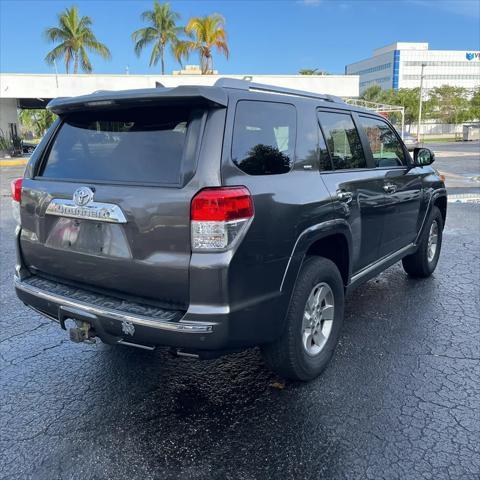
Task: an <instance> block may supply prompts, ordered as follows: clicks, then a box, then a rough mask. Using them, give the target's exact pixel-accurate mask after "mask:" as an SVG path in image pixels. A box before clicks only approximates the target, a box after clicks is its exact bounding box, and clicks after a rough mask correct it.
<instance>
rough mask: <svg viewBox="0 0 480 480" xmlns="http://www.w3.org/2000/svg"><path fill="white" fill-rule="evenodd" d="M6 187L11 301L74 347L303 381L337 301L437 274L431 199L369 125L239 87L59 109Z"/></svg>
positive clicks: (426, 167) (432, 186)
mask: <svg viewBox="0 0 480 480" xmlns="http://www.w3.org/2000/svg"><path fill="white" fill-rule="evenodd" d="M48 108H49V109H50V110H51V111H53V112H54V113H56V114H57V115H58V116H59V118H58V120H57V121H56V122H55V123H54V125H53V126H52V127H51V128H50V130H49V131H48V133H47V135H45V137H44V138H43V140H42V142H41V144H40V145H39V147H38V148H36V149H35V151H34V153H33V155H32V157H31V159H30V161H29V163H28V165H27V168H26V171H25V175H24V178H22V179H18V180H16V181H14V182H13V183H12V196H13V200H14V202H13V203H14V209H15V213H16V217H17V220H18V227H17V229H16V241H17V251H18V256H17V265H16V272H15V288H16V292H17V295H18V297H19V298H20V300H22V302H24V303H25V304H26V305H28V306H30V307H31V308H33V309H34V310H36V311H38V312H40V313H42V314H43V315H45V316H47V317H49V318H51V319H52V320H55V321H56V322H58V323H59V324H60V326H61V327H62V328H64V329H65V328H66V321H67V320H68V321H69V323H68V325H73V327H72V328H70V338H71V339H72V340H74V341H77V342H80V341H92V340H95V338H97V337H98V338H100V339H101V340H102V341H104V342H107V343H110V344H120V345H129V346H135V347H140V348H146V349H153V348H155V346H157V345H164V346H170V347H172V350H174V351H175V352H176V353H177V354H180V355H188V356H195V357H200V358H209V357H212V356H215V355H219V354H222V353H226V352H229V351H235V350H239V349H242V348H246V347H251V346H254V345H260V346H261V349H262V352H263V354H264V357H265V359H266V362H267V363H268V364H269V365H270V366H271V367H272V368H273V369H274V370H275V371H276V372H278V373H279V374H281V375H283V376H285V377H288V378H292V379H300V380H308V379H311V378H313V377H315V376H316V375H318V374H319V373H320V372H321V371H322V370H323V368H324V367H325V365H326V364H327V362H328V360H329V359H330V357H331V355H332V353H333V350H334V348H335V345H336V343H337V340H338V338H339V335H340V329H341V326H342V319H343V311H344V296H345V294H346V293H348V291H350V290H351V289H352V288H354V287H356V286H358V285H359V284H361V283H362V282H365V281H366V280H368V279H370V278H372V277H373V276H375V275H377V274H378V273H380V272H381V271H383V270H385V269H386V268H387V267H389V266H390V265H392V264H394V263H395V262H398V261H400V260H401V261H402V263H403V266H404V269H405V270H406V272H407V273H408V274H409V275H412V276H414V277H428V276H429V275H430V274H431V273H432V272H433V271H434V269H435V267H436V265H437V262H438V257H439V254H440V247H441V243H442V231H443V226H444V223H445V217H446V208H447V198H446V190H445V185H444V183H443V181H442V179H441V177H440V176H439V174H438V173H437V172H436V171H435V170H434V169H433V168H432V167H431V166H430V164H431V163H432V162H433V160H434V156H433V153H432V152H431V151H430V150H428V149H425V148H417V149H415V151H414V155H413V159H412V158H411V157H410V154H409V152H408V150H407V148H406V147H405V145H404V144H403V142H402V140H401V138H400V137H399V135H398V133H397V132H396V130H395V129H394V128H393V127H392V125H391V124H390V123H389V122H388V121H387V120H386V119H385V118H383V117H382V116H380V115H378V114H375V113H373V112H371V111H368V110H364V109H361V108H358V107H354V106H350V105H348V104H347V103H345V102H343V101H342V100H340V99H338V98H336V97H332V96H329V95H317V94H314V93H308V92H303V91H296V90H289V89H283V88H277V87H270V86H266V85H260V84H254V83H249V82H246V81H241V80H228V79H221V80H219V81H218V82H217V83H216V84H215V85H214V86H211V87H204V86H180V87H176V88H154V89H147V90H131V91H121V92H113V91H111V92H110V91H100V92H96V93H94V94H92V95H86V96H81V97H75V98H58V99H55V100H53V101H51V102H50V104H49V106H48Z"/></svg>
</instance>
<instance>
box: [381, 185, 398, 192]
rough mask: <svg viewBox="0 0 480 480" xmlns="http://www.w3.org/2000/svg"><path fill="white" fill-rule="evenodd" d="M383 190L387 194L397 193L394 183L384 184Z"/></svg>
mask: <svg viewBox="0 0 480 480" xmlns="http://www.w3.org/2000/svg"><path fill="white" fill-rule="evenodd" d="M383 189H384V190H385V192H387V193H395V192H396V191H397V186H396V185H395V184H394V183H386V184H385V185H384V186H383Z"/></svg>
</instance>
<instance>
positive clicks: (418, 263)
mask: <svg viewBox="0 0 480 480" xmlns="http://www.w3.org/2000/svg"><path fill="white" fill-rule="evenodd" d="M442 237H443V217H442V213H441V212H440V210H439V208H438V207H435V206H434V207H433V208H432V211H431V213H430V216H429V218H428V221H427V224H426V225H425V233H424V235H423V238H422V241H421V242H420V244H419V246H418V249H417V251H416V252H415V253H414V254H412V255H408V256H407V257H404V258H403V259H402V264H403V268H404V270H405V271H406V272H407V273H408V274H409V275H410V276H411V277H415V278H427V277H429V276H430V275H431V274H432V273H433V272H434V270H435V268H436V267H437V263H438V258H439V257H440V250H441V248H442Z"/></svg>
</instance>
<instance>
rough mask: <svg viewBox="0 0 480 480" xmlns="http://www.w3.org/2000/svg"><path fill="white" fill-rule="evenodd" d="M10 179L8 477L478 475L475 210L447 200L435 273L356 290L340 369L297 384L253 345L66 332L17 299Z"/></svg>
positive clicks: (3, 463) (1, 357) (390, 274)
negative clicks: (211, 347) (222, 349)
mask: <svg viewBox="0 0 480 480" xmlns="http://www.w3.org/2000/svg"><path fill="white" fill-rule="evenodd" d="M7 175H10V176H15V175H16V172H10V173H6V172H4V171H3V170H2V177H3V178H2V186H3V187H4V188H5V187H6V185H7V182H6V176H7ZM4 188H2V197H1V205H0V206H1V219H0V221H1V223H0V248H1V251H2V256H1V262H2V264H1V269H0V276H1V277H0V278H1V289H0V300H1V302H2V306H1V316H0V371H1V375H0V478H2V479H11V480H18V479H35V480H37V479H45V480H52V479H75V480H81V479H92V480H93V479H137V478H138V479H142V480H145V479H162V480H163V479H175V478H188V479H209V480H210V479H248V480H251V479H263V478H266V479H267V478H268V479H270V478H275V479H276V478H282V479H303V478H306V479H307V478H308V479H311V478H316V479H318V478H328V479H402V480H404V479H412V480H413V479H415V480H416V479H435V480H440V479H478V478H479V472H480V446H479V445H480V444H479V442H478V438H480V417H479V415H480V414H479V412H480V404H479V403H480V401H479V399H480V382H479V380H480V378H479V376H480V375H479V371H480V324H479V312H480V290H479V280H480V261H479V259H480V238H479V231H480V206H479V205H474V204H454V203H453V204H449V206H448V209H449V211H448V220H447V225H446V230H445V234H444V245H443V251H442V255H441V258H440V262H439V266H438V269H437V271H436V272H435V274H434V275H433V276H432V277H431V278H429V279H427V280H421V281H419V280H412V279H410V278H409V277H407V276H406V275H405V274H404V273H403V270H402V268H401V266H400V265H395V266H393V267H391V268H390V269H389V270H387V271H386V272H384V273H383V274H382V275H380V276H379V277H378V278H377V279H375V280H372V281H370V282H368V283H367V284H365V285H363V286H361V287H359V288H358V289H357V290H356V291H355V292H353V293H352V294H351V295H350V296H349V298H348V299H347V308H346V316H345V324H344V328H343V332H342V335H341V339H340V343H339V346H338V349H337V351H336V354H335V356H334V358H333V361H332V362H331V364H330V366H329V367H328V368H327V370H326V371H325V372H324V374H323V375H322V376H321V377H320V378H318V379H317V380H315V381H313V382H311V383H308V384H295V383H288V382H287V383H286V384H285V383H284V382H283V381H282V379H280V378H276V377H275V376H273V375H272V374H271V373H270V372H269V371H268V370H267V369H266V368H265V366H264V365H263V363H262V360H261V358H260V355H259V353H258V351H257V350H256V349H252V350H248V351H246V352H244V353H241V354H236V355H230V356H228V357H224V358H222V359H218V360H213V361H202V362H200V361H197V360H190V359H178V358H173V357H171V356H169V354H168V353H167V352H166V351H165V350H164V349H159V350H156V351H155V352H143V351H139V350H135V349H128V348H124V347H110V346H107V345H103V344H99V345H77V344H72V343H70V342H69V341H68V340H67V337H66V334H65V332H63V331H62V330H60V328H59V327H58V326H56V325H54V324H53V323H52V322H50V321H49V320H47V319H45V318H43V317H41V316H39V315H37V314H36V313H34V312H32V311H31V310H29V309H27V308H26V307H24V306H23V305H21V304H20V303H19V302H18V301H17V300H16V298H15V296H14V293H13V289H12V281H11V277H12V272H13V266H14V253H13V242H12V239H11V233H12V231H13V221H12V220H11V218H10V215H9V208H10V200H9V198H8V197H7V196H6V192H5V189H4Z"/></svg>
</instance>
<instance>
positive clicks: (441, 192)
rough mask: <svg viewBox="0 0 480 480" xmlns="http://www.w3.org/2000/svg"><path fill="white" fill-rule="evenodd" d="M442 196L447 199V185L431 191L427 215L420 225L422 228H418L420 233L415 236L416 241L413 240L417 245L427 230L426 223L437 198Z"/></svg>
mask: <svg viewBox="0 0 480 480" xmlns="http://www.w3.org/2000/svg"><path fill="white" fill-rule="evenodd" d="M440 197H445V198H446V199H447V189H446V188H445V187H442V188H437V189H435V190H432V192H431V193H430V198H429V199H428V205H427V208H426V210H425V216H424V217H423V220H422V224H421V226H420V229H419V230H418V234H417V236H416V238H415V241H414V242H413V243H414V244H415V245H418V242H419V241H420V238H421V237H422V235H423V232H424V230H425V223H426V221H427V218H428V216H429V215H430V212H431V211H432V208H433V205H434V204H435V202H436V200H437V199H438V198H440Z"/></svg>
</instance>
